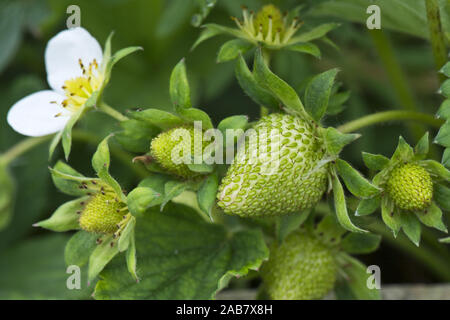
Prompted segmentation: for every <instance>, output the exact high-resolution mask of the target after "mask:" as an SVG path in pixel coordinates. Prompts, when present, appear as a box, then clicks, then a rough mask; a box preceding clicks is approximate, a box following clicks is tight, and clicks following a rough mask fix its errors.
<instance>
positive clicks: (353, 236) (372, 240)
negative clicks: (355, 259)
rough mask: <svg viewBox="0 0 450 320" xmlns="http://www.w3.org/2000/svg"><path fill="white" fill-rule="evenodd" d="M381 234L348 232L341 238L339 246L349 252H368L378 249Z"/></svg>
mask: <svg viewBox="0 0 450 320" xmlns="http://www.w3.org/2000/svg"><path fill="white" fill-rule="evenodd" d="M380 243H381V236H380V235H377V234H370V233H368V234H361V233H349V234H348V235H346V236H345V237H344V239H342V241H341V248H342V249H343V250H344V251H345V252H347V253H349V254H368V253H371V252H374V251H376V250H377V249H378V247H379V246H380Z"/></svg>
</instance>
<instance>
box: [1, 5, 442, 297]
mask: <svg viewBox="0 0 450 320" xmlns="http://www.w3.org/2000/svg"><path fill="white" fill-rule="evenodd" d="M215 2H216V1H211V0H165V1H164V0H95V1H94V0H85V1H75V0H0V97H1V99H0V151H1V152H3V151H5V150H7V149H8V148H9V147H11V146H13V145H14V144H15V143H17V142H18V141H20V140H21V139H23V138H24V137H23V136H20V135H19V134H17V133H15V132H14V131H13V130H12V129H11V128H10V127H9V126H8V125H7V123H6V113H7V111H8V109H9V108H10V107H11V105H12V104H13V103H14V102H15V101H17V100H18V99H20V98H22V97H24V96H25V95H27V94H30V93H32V92H35V91H37V90H41V89H45V88H48V85H47V83H46V74H45V66H44V51H45V46H46V43H47V41H48V40H49V39H50V38H51V37H52V36H54V35H55V34H56V33H57V32H59V31H61V30H63V29H64V28H65V21H66V19H67V17H68V16H69V15H68V14H67V13H66V8H67V7H68V6H69V5H71V4H76V5H78V6H79V7H80V8H81V25H82V26H83V27H84V28H86V29H87V30H88V31H89V32H90V33H91V34H92V35H93V36H94V37H96V38H97V39H98V40H99V42H100V43H101V44H103V43H104V41H105V40H106V38H107V36H108V34H109V33H110V32H111V31H115V35H114V38H113V50H118V49H120V48H123V47H127V46H132V45H139V46H142V47H143V48H144V51H143V52H139V53H137V54H133V55H132V56H129V57H127V58H126V59H124V60H123V61H121V62H120V63H119V64H118V65H117V67H115V69H114V71H113V75H112V80H111V83H110V85H109V87H108V88H107V90H106V101H108V103H109V104H110V105H112V106H114V107H115V108H117V109H119V110H123V111H124V110H126V109H133V108H139V107H140V108H148V107H153V108H161V109H167V110H170V108H171V104H170V100H169V90H168V83H169V75H170V72H171V70H172V68H173V67H174V66H175V64H176V63H177V62H178V61H179V60H180V59H181V58H183V57H185V58H186V64H187V69H188V77H189V81H190V84H191V87H192V91H193V105H195V106H197V107H200V108H202V109H203V110H205V111H207V112H208V113H209V114H210V116H211V118H212V119H213V121H214V122H215V124H217V123H218V122H219V121H220V119H222V118H224V117H226V116H229V115H234V114H248V115H249V116H250V118H251V120H255V119H257V117H258V115H259V107H258V106H257V105H256V104H255V103H253V102H252V101H251V100H250V99H249V98H248V97H247V96H246V95H245V94H244V93H243V92H242V90H241V89H240V87H239V86H238V84H237V82H236V80H235V79H234V73H233V72H234V62H228V63H224V64H217V63H216V54H217V51H218V49H219V47H220V45H221V44H222V43H223V42H224V39H225V37H217V38H214V39H212V40H209V41H207V42H205V43H203V44H201V45H200V46H199V47H198V48H196V49H195V50H194V51H190V47H191V46H192V44H193V42H194V41H195V39H196V37H198V35H199V33H200V31H201V30H200V29H199V28H198V27H196V26H194V25H193V24H192V22H193V21H194V22H195V21H196V19H198V17H199V16H197V14H199V13H201V12H204V11H202V10H205V8H207V5H208V3H212V4H214V3H215ZM270 2H272V3H275V4H277V5H279V6H280V7H281V8H282V9H283V10H287V9H290V8H293V7H295V6H296V5H299V4H302V5H304V6H305V10H304V12H305V13H304V14H303V15H302V16H301V19H302V20H303V21H304V22H305V25H304V27H305V28H308V26H309V25H315V24H318V23H322V22H330V21H339V22H342V23H343V24H342V26H341V27H340V28H338V29H337V30H335V31H333V32H332V33H331V34H330V38H331V39H332V40H333V41H334V42H335V43H336V44H337V45H338V46H339V48H340V49H339V50H336V49H335V48H333V47H332V46H330V45H329V44H327V43H320V42H319V43H318V44H319V46H320V48H321V50H322V54H323V57H322V59H321V60H318V59H315V58H314V57H311V56H306V55H301V54H298V53H294V52H280V53H277V54H276V55H275V57H274V60H273V64H272V68H273V70H274V71H275V72H276V73H277V74H279V75H280V76H281V77H282V78H284V79H285V80H287V81H288V82H289V83H290V84H291V85H293V86H294V87H296V88H300V87H301V84H302V81H304V80H305V79H307V78H308V77H310V76H311V75H313V74H315V73H317V72H319V71H324V70H327V69H330V68H333V67H339V68H340V69H341V72H340V74H339V80H340V81H341V82H342V84H343V89H345V90H350V91H351V97H350V99H349V101H348V102H347V103H346V107H347V108H346V110H345V111H344V112H343V113H341V114H339V115H337V116H335V117H330V118H328V119H326V123H327V124H329V125H339V124H342V123H345V122H346V121H348V120H351V119H355V118H357V117H359V116H362V115H366V114H371V113H374V112H377V111H382V110H389V109H399V110H401V109H408V108H410V109H411V108H416V109H417V110H421V111H425V112H429V113H431V114H433V113H435V112H436V111H437V108H438V106H439V104H440V101H441V97H440V96H439V95H438V94H437V90H438V88H439V79H438V77H437V75H436V71H435V65H434V61H433V55H432V50H431V46H430V44H429V42H428V40H427V37H428V29H427V23H426V12H425V3H424V1H423V0H379V1H374V3H375V4H379V5H380V6H381V8H382V11H381V12H382V29H383V30H382V35H380V34H378V35H376V36H375V37H376V39H378V40H379V41H387V42H388V43H389V44H390V45H391V46H392V52H388V53H389V54H392V53H393V54H394V56H392V55H391V57H395V59H396V60H397V61H398V63H399V65H400V66H401V68H402V70H403V75H402V76H403V77H404V80H405V81H404V82H402V84H400V86H402V85H403V88H401V87H400V88H399V83H398V82H397V83H393V82H392V81H390V77H389V72H391V71H392V68H386V67H385V65H384V64H383V61H382V60H381V59H380V52H381V53H384V54H386V48H385V50H384V51H380V47H379V46H378V47H377V46H376V45H375V42H374V36H373V34H371V33H370V32H369V31H368V30H367V28H366V27H365V19H366V18H367V16H368V15H367V14H366V13H365V9H366V8H367V6H368V5H369V4H371V3H372V2H371V1H364V0H342V1H338V0H332V1H330V0H328V1H326V0H309V1H308V0H305V1H299V0H286V1H282V0H279V1H270ZM449 2H450V1H447V0H440V1H439V3H440V5H441V14H442V15H443V17H442V21H443V25H444V28H445V29H446V30H447V31H448V30H450V28H449V24H448V21H449V19H448V17H449V15H450V4H449ZM265 3H269V1H262V0H218V1H217V3H216V5H215V7H214V8H212V10H211V12H210V14H209V15H208V16H207V17H205V22H214V23H220V24H226V25H230V26H232V25H233V22H232V21H231V19H230V16H237V17H240V16H241V8H240V6H241V5H246V6H248V7H249V8H250V9H253V10H258V9H259V7H260V6H261V5H263V4H265ZM363 22H364V24H363ZM380 37H381V40H380ZM384 44H386V42H384ZM402 90H403V91H402ZM77 128H79V129H80V130H83V131H86V132H90V133H91V134H92V135H94V136H96V137H98V139H100V138H102V137H104V136H106V135H107V134H109V133H110V132H111V130H113V131H114V130H118V129H119V128H118V125H117V123H116V122H115V121H112V120H110V119H109V118H108V117H106V116H104V115H102V114H100V113H90V114H89V115H88V116H87V117H86V118H84V119H83V121H81V123H79V124H78V127H77ZM111 128H113V129H111ZM418 130H419V131H421V132H425V130H431V136H432V137H433V136H434V135H435V132H434V131H433V129H430V128H426V127H419V128H418ZM362 133H363V134H364V136H363V138H361V139H360V140H359V141H358V142H356V143H354V144H353V145H352V146H351V147H348V148H347V149H346V150H345V153H344V158H346V159H348V160H350V161H351V162H352V163H353V164H354V165H355V166H356V167H358V168H359V169H360V170H361V171H363V172H364V173H366V174H369V172H367V171H366V170H365V169H364V168H363V166H362V160H361V151H362V150H364V151H367V152H372V153H382V154H385V155H387V156H390V155H391V153H392V152H393V150H394V148H395V145H396V144H397V141H398V135H403V136H404V137H406V138H407V140H408V141H409V142H410V143H411V144H414V143H415V140H414V139H415V136H414V135H412V134H411V131H410V126H405V125H402V124H389V125H384V126H382V127H380V126H378V127H371V128H367V129H365V130H363V131H362ZM95 147H96V145H95V144H93V143H86V141H80V140H77V139H75V141H74V148H73V150H72V154H71V159H70V163H71V165H72V166H73V167H74V168H76V169H77V170H79V171H80V172H83V173H84V174H86V175H93V170H92V168H91V166H90V158H91V156H92V154H93V152H94V150H95ZM434 152H435V154H436V155H439V154H440V153H441V152H442V150H440V149H439V148H437V147H436V148H435V150H434ZM61 158H63V155H62V153H61V150H59V149H58V151H57V153H56V154H55V156H54V157H53V160H52V163H53V162H54V161H56V160H57V159H61ZM52 163H51V164H52ZM51 164H50V165H51ZM48 166H49V163H48V159H47V145H42V146H40V147H38V148H36V149H34V150H32V151H30V152H29V153H27V154H26V155H25V156H22V157H20V158H19V159H16V160H15V161H14V163H13V166H12V174H13V176H14V178H15V180H16V186H17V194H16V199H15V202H14V204H15V206H14V215H13V216H12V219H11V222H10V224H9V225H8V226H7V227H6V228H5V229H3V230H0V298H3V299H10V298H80V297H83V298H87V297H89V294H90V293H92V291H93V288H92V287H91V288H86V289H85V290H82V291H81V292H80V291H76V290H75V291H72V292H70V291H68V290H67V289H66V287H65V279H66V277H67V275H66V274H65V265H64V259H63V252H64V245H65V242H66V240H67V239H68V235H67V234H65V235H59V234H52V233H50V232H47V231H43V230H37V229H34V228H32V226H31V225H32V224H33V223H35V222H36V221H39V220H40V219H43V218H45V217H48V216H49V215H50V214H51V213H52V212H53V210H54V209H56V208H57V207H58V206H59V205H60V204H62V203H63V202H64V201H66V200H68V199H69V198H68V197H66V196H65V195H63V194H61V193H60V192H58V191H57V190H56V188H54V186H53V184H52V183H51V180H50V175H49V173H48ZM112 173H113V175H114V176H115V177H117V179H118V180H119V181H120V183H121V184H122V185H123V186H125V187H126V188H131V187H133V186H134V185H135V184H136V183H137V181H138V180H137V177H135V176H133V175H132V174H130V173H129V171H128V170H127V167H126V166H124V165H123V164H122V163H121V162H119V161H117V159H113V166H112ZM0 192H1V190H0ZM437 238H438V236H437V235H435V234H434V233H433V232H432V231H429V230H427V231H426V232H425V234H424V241H423V245H422V247H421V248H422V249H420V250H417V249H415V248H414V247H413V245H412V244H409V243H407V242H401V241H397V242H393V241H390V240H388V239H384V240H383V243H382V246H381V248H380V250H379V251H378V252H377V253H375V254H372V255H371V256H369V257H364V258H363V259H362V260H365V262H366V263H367V264H377V265H379V266H380V267H381V270H382V281H383V282H384V283H402V282H408V283H412V282H442V281H450V267H449V268H448V269H449V270H448V271H445V270H442V269H443V268H442V265H435V264H434V263H433V262H430V259H429V254H430V252H432V253H433V254H435V255H439V256H441V257H443V258H448V260H446V261H448V266H450V251H449V250H448V247H446V246H444V245H441V244H437V241H436V239H437ZM242 285H249V284H248V283H247V282H241V283H232V286H242ZM250 285H252V283H250Z"/></svg>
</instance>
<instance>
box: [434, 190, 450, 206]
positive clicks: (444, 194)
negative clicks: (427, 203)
mask: <svg viewBox="0 0 450 320" xmlns="http://www.w3.org/2000/svg"><path fill="white" fill-rule="evenodd" d="M433 198H434V201H436V203H437V204H438V205H439V207H441V208H442V209H444V210H445V211H449V212H450V188H448V187H446V186H444V185H442V184H438V183H435V184H434V196H433Z"/></svg>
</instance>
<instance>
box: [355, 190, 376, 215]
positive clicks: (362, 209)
mask: <svg viewBox="0 0 450 320" xmlns="http://www.w3.org/2000/svg"><path fill="white" fill-rule="evenodd" d="M380 206H381V196H380V195H378V196H375V197H373V198H370V199H362V200H361V201H360V202H359V204H358V208H356V212H355V216H367V215H369V214H372V213H374V212H375V211H376V210H377V209H378V208H379V207H380Z"/></svg>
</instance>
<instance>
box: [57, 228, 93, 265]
mask: <svg viewBox="0 0 450 320" xmlns="http://www.w3.org/2000/svg"><path fill="white" fill-rule="evenodd" d="M98 237H99V235H98V234H95V233H90V232H87V231H84V230H80V231H78V232H77V233H75V234H74V235H73V236H72V237H71V238H70V240H69V241H68V242H67V244H66V248H65V250H64V258H65V261H66V265H68V266H70V265H75V266H79V267H82V266H84V265H85V264H86V263H88V261H89V256H90V255H91V253H92V251H94V249H95V248H96V247H97V238H98Z"/></svg>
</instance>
